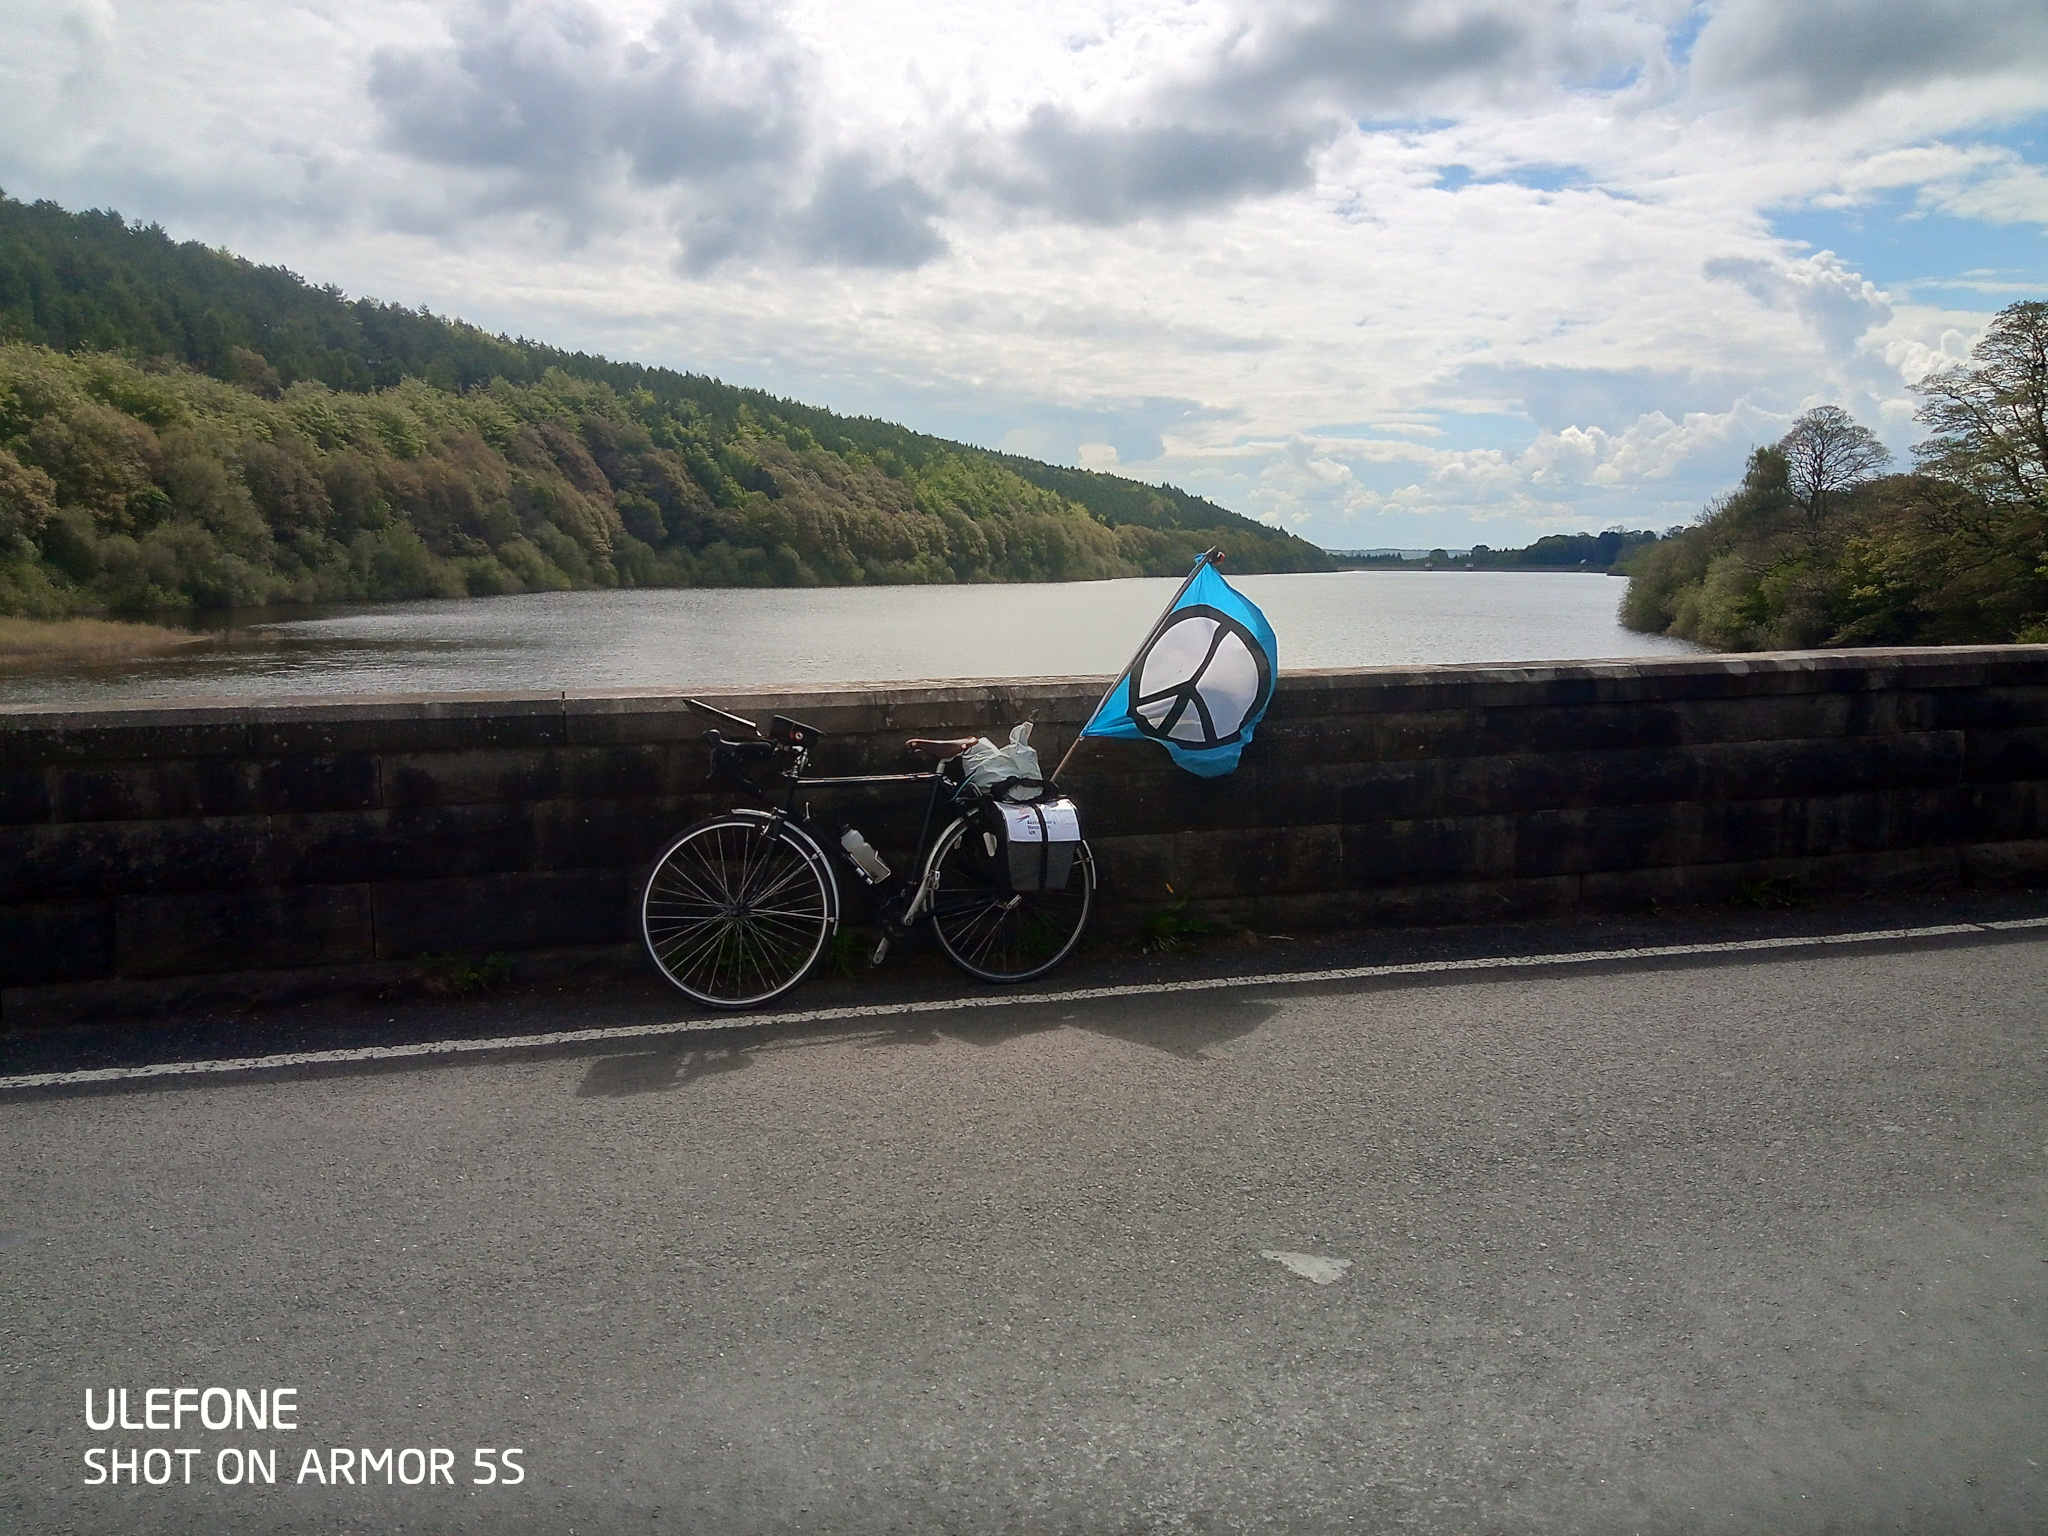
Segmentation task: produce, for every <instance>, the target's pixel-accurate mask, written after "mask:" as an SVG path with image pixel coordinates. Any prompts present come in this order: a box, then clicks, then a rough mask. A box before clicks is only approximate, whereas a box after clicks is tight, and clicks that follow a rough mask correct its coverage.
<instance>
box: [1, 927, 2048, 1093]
mask: <svg viewBox="0 0 2048 1536" xmlns="http://www.w3.org/2000/svg"><path fill="white" fill-rule="evenodd" d="M2020 928H2048V918H2024V919H2021V920H2018V921H2012V922H1997V923H1942V924H1938V925H1936V926H1933V927H1927V928H1874V929H1867V930H1865V931H1864V932H1861V933H1830V934H1816V935H1813V936H1811V937H1806V938H1787V939H1729V940H1724V941H1722V942H1720V943H1715V944H1654V945H1646V946H1644V947H1643V948H1640V949H1588V950H1579V951H1577V952H1575V953H1571V954H1561V955H1486V956H1482V957H1480V958H1478V959H1473V960H1417V961H1410V962H1408V963H1406V964H1403V965H1350V966H1340V967H1337V968H1335V969H1331V970H1325V971H1283V972H1280V973H1278V974H1276V975H1266V976H1211V977H1205V978H1202V979H1199V980H1192V981H1147V982H1132V983H1127V984H1125V985H1123V986H1116V987H1076V988H1073V989H1071V990H1069V991H1065V992H1006V993H999V994H995V995H992V996H978V997H958V998H946V999H936V1000H933V1001H929V1002H918V1003H864V1004H859V1005H856V1006H852V1007H844V1008H813V1009H809V1010H806V1011H803V1012H795V1013H766V1014H759V1015H751V1014H730V1015H722V1016H699V1017H693V1018H687V1019H671V1020H667V1021H664V1022H662V1023H658V1024H622V1025H617V1026H614V1027H611V1028H607V1029H559V1030H552V1031H549V1032H548V1033H546V1034H539V1035H504V1036H496V1037H492V1038H489V1039H482V1040H425V1041H421V1042H419V1043H418V1044H416V1045H365V1046H357V1047H354V1048H351V1049H348V1050H335V1051H286V1052H283V1053H281V1054H279V1055H276V1056H239V1057H232V1058H227V1059H223V1060H216V1061H163V1062H153V1063H151V1064H149V1065H146V1066H139V1067H94V1068H91V1069H89V1070H86V1071H80V1072H24V1073H21V1074H19V1075H17V1076H14V1077H0V1093H5V1092H8V1091H10V1090H14V1089H22V1088H70V1087H83V1086H88V1085H91V1084H94V1083H126V1082H138V1081H143V1080H146V1079H150V1078H165V1077H217V1076H225V1075H231V1074H234V1073H240V1072H268V1071H274V1070H277V1069H280V1068H285V1067H324V1066H338V1065H347V1064H350V1063H355V1062H375V1061H406V1060H410V1059H414V1058H418V1057H431V1056H483V1055H491V1054H494V1053H498V1052H504V1051H525V1050H534V1049H537V1048H543V1047H549V1046H562V1045H605V1044H609V1043H611V1042H613V1041H621V1042H623V1041H632V1040H658V1039H661V1038H663V1037H665V1036H669V1035H689V1034H702V1033H705V1032H707V1031H711V1030H725V1029H761V1028H766V1027H768V1026H770V1025H783V1024H829V1023H838V1022H840V1021H843V1020H847V1019H882V1018H901V1017H904V1016H905V1015H908V1014H919V1013H961V1012H965V1011H967V1010H969V1009H975V1008H1020V1007H1028V1006H1031V1005H1034V1004H1045V1003H1092V1002H1101V1001H1103V1000H1105V999H1110V998H1121V997H1160V996H1164V995H1166V994H1167V993H1184V992H1221V991H1228V990H1233V989H1238V988H1245V987H1298V986H1313V985H1317V984H1320V983H1327V982H1336V981H1375V980H1380V979H1383V978H1387V977H1398V976H1454V975H1460V974H1465V973H1469V972H1473V971H1519V970H1530V969H1537V968H1544V967H1553V968H1554V967H1560V966H1579V965H1602V964H1610V963H1612V962H1614V961H1617V960H1663V959H1674V958H1681V957H1684V956H1688V955H1740V954H1755V953H1758V952H1760V951H1766V950H1782V949H1827V948H1840V947H1842V946H1845V945H1852V944H1887V943H1894V942H1897V941H1899V940H1902V939H1939V938H1950V937H1954V936H1956V935H1959V934H1970V933H1989V932H1992V931H1994V930H2010V929H2020Z"/></svg>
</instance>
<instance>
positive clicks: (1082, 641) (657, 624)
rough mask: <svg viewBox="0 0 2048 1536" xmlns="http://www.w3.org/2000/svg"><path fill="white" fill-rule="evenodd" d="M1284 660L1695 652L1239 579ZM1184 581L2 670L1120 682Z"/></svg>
mask: <svg viewBox="0 0 2048 1536" xmlns="http://www.w3.org/2000/svg"><path fill="white" fill-rule="evenodd" d="M1234 584H1235V585H1236V586H1237V587H1238V588H1239V589H1240V590H1241V591H1243V592H1244V593H1245V594H1246V595H1247V596H1249V597H1250V598H1251V599H1252V600H1253V601H1254V602H1256V603H1257V604H1259V606H1260V607H1261V608H1263V609H1264V610H1265V613H1266V617H1267V618H1268V619H1269V620H1271V621H1272V624H1273V628H1274V631H1275V633H1276V634H1277V636H1278V638H1279V642H1280V665H1281V667H1282V668H1283V669H1291V668H1297V667H1371V666H1398V665H1409V664H1416V663H1432V662H1461V661H1571V660H1586V659H1593V658H1607V657H1627V656H1668V655H1684V654H1688V653H1692V652H1694V651H1696V650H1697V649H1698V648H1697V647H1695V646H1692V645H1689V644H1687V643H1686V642H1684V641H1681V640H1667V639H1664V638H1662V637H1659V636H1651V635H1637V634H1631V633H1630V632H1629V631H1628V630H1625V629H1623V628H1622V627H1621V625H1620V623H1619V622H1618V621H1617V620H1616V618H1615V608H1616V605H1617V604H1618V603H1619V602H1620V600H1621V595H1622V592H1623V590H1624V584H1623V583H1622V582H1621V581H1620V580H1617V579H1614V578H1611V577H1606V576H1597V575H1581V574H1556V575H1553V574H1548V573H1538V572H1520V571H1434V572H1431V571H1416V572H1406V571H1401V572H1394V571H1340V572H1334V573H1329V574H1319V575H1297V576H1239V577H1236V578H1234ZM1177 585H1178V583H1177V580H1176V579H1175V578H1172V577H1158V578H1145V579H1139V580H1131V581H1090V582H1062V583H1041V584H1032V585H1018V586H962V587H832V588H822V589H816V588H813V589H790V588H769V589H764V588H714V589H703V588H700V589H694V590H682V591H677V590H665V591H633V592H559V593H552V592H551V593H534V594H529V595H526V596H523V597H497V598H472V599H467V600H458V601H450V602H423V603H364V604H353V605H349V606H345V607H329V608H318V609H305V608H300V609H290V610H279V611H276V612H273V613H269V614H240V615H233V616H230V617H229V618H228V619H227V620H226V621H224V622H222V623H221V624H219V625H218V626H216V633H215V634H214V636H213V638H212V642H211V643H209V644H205V645H198V646H193V647H190V648H187V649H184V650H180V651H177V652H173V653H170V654H168V655H163V656H156V657H149V658H144V659H142V660H138V661H129V662H122V663H118V664H105V665H98V666H70V667H66V668H63V669H60V670H45V671H39V672H34V673H21V672H16V673H6V672H0V703H54V702H83V701H87V700H107V699H144V698H193V697H217V696H228V695H239V696H269V697H279V696H285V695H305V694H338V693H429V692H436V693H438V692H449V691H456V690H463V689H491V690H533V689H542V690H546V689H559V688H569V689H606V688H716V687H745V686H753V685H758V684H770V683H859V682H891V681H902V680H906V679H912V678H947V677H950V678H981V677H1032V676H1058V675H1073V674H1096V673H1109V672H1114V671H1116V670H1117V669H1118V668H1119V667H1121V666H1122V665H1123V664H1124V663H1125V662H1126V661H1128V660H1129V659H1130V655H1131V652H1132V651H1133V650H1134V649H1135V648H1136V647H1137V644H1138V642H1139V641H1140V640H1142V639H1143V638H1144V635H1145V632H1146V630H1147V629H1148V628H1149V627H1150V625H1151V623H1152V620H1153V619H1154V618H1156V617H1157V616H1158V613H1159V610H1160V608H1161V607H1163V606H1164V605H1165V603H1166V601H1167V600H1168V598H1170V597H1171V596H1172V595H1173V592H1174V589H1175V587H1176V586H1177Z"/></svg>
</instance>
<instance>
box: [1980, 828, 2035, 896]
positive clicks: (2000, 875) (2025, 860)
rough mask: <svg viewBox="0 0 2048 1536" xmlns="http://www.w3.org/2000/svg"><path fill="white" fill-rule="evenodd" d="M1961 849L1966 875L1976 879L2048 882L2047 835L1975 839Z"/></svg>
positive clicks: (1988, 882)
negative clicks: (2003, 839)
mask: <svg viewBox="0 0 2048 1536" xmlns="http://www.w3.org/2000/svg"><path fill="white" fill-rule="evenodd" d="M1960 852H1961V855H1962V866H1963V875H1964V877H1965V878H1966V879H1968V880H1970V881H1972V882H1974V883H1979V884H1983V885H2024V886H2038V885H2041V884H2043V883H2044V882H2048V837H2039V838H2029V839H2024V840H2013V841H2008V842H1997V843H1972V844H1969V845H1966V846H1965V847H1964V848H1962V849H1961V850H1960Z"/></svg>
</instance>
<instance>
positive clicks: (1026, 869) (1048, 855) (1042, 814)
mask: <svg viewBox="0 0 2048 1536" xmlns="http://www.w3.org/2000/svg"><path fill="white" fill-rule="evenodd" d="M993 809H994V810H995V811H996V813H997V815H998V816H999V817H1000V819H1001V823H1002V840H1003V849H1002V855H1003V858H1004V860H1005V862H1004V863H1003V864H1002V865H1001V866H999V867H1001V868H1005V869H1007V870H1008V872H1009V877H1010V889H1011V890H1013V891H1063V890H1065V889H1066V888H1067V882H1068V881H1070V880H1072V879H1073V877H1074V853H1075V850H1076V849H1078V848H1079V847H1080V846H1081V813H1080V811H1079V809H1078V808H1076V806H1075V805H1074V802H1073V801H1071V800H1064V799H1062V800H1038V801H1033V802H1032V803H1030V804H1027V805H1010V804H998V805H996V806H994V807H993Z"/></svg>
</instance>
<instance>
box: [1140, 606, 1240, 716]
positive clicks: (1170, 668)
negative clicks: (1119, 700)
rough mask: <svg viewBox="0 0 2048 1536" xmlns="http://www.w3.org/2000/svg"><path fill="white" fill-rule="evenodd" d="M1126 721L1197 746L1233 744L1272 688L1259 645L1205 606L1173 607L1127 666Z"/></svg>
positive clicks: (1227, 617)
mask: <svg viewBox="0 0 2048 1536" xmlns="http://www.w3.org/2000/svg"><path fill="white" fill-rule="evenodd" d="M1130 677H1131V693H1130V699H1131V703H1130V721H1131V723H1132V724H1133V725H1134V726H1136V727H1137V728H1138V729H1139V730H1140V731H1141V732H1143V733H1144V734H1145V735H1147V736H1152V737H1157V738H1159V739H1161V740H1165V741H1174V742H1178V743H1180V744H1181V745H1183V746H1186V747H1192V748H1195V749H1197V750H1199V749H1203V748H1207V747H1223V746H1228V745H1229V744H1230V743H1232V742H1234V741H1236V740H1237V739H1238V736H1239V735H1240V733H1242V731H1243V730H1244V723H1245V720H1246V718H1247V717H1249V716H1251V715H1253V714H1255V713H1256V712H1257V710H1258V708H1259V706H1260V705H1261V704H1262V703H1263V702H1264V701H1265V698H1266V694H1267V693H1268V691H1270V689H1271V688H1272V686H1273V670H1272V664H1271V663H1270V662H1269V661H1268V660H1267V659H1266V650H1265V647H1264V646H1262V645H1261V644H1259V642H1258V640H1257V638H1256V637H1255V636H1254V635H1253V634H1252V632H1251V631H1250V630H1249V629H1247V628H1246V627H1245V626H1244V625H1243V624H1242V623H1240V622H1239V621H1238V620H1237V619H1234V618H1232V617H1231V616H1230V615H1229V614H1227V613H1224V612H1222V611H1221V610H1220V609H1216V608H1212V607H1210V606H1209V605H1208V604H1206V603H1191V604H1189V605H1188V606H1187V607H1185V608H1177V609H1175V610H1174V611H1173V616H1172V618H1171V619H1170V620H1169V621H1168V623H1167V624H1166V625H1165V627H1164V628H1162V629H1161V630H1160V631H1159V633H1158V634H1157V635H1155V636H1154V637H1153V639H1152V643H1151V644H1149V645H1147V646H1146V647H1145V649H1144V650H1143V651H1141V652H1139V653H1138V659H1137V660H1136V661H1135V662H1133V663H1132V664H1131V673H1130Z"/></svg>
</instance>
